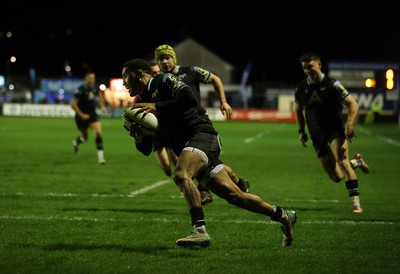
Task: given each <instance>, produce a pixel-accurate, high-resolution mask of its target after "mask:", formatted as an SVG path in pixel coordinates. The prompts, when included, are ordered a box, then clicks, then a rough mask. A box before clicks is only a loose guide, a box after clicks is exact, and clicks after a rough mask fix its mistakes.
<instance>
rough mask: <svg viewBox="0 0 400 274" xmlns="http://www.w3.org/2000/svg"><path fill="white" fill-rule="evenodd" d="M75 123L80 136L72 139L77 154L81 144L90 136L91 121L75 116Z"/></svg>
mask: <svg viewBox="0 0 400 274" xmlns="http://www.w3.org/2000/svg"><path fill="white" fill-rule="evenodd" d="M75 124H76V127H77V128H78V130H79V136H77V137H76V138H75V139H74V140H72V146H73V147H74V152H75V154H79V145H80V144H82V143H84V142H86V141H87V139H88V138H89V134H88V127H89V123H88V122H87V121H86V120H82V119H81V118H80V117H78V116H75Z"/></svg>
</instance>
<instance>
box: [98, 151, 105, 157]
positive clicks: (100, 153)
mask: <svg viewBox="0 0 400 274" xmlns="http://www.w3.org/2000/svg"><path fill="white" fill-rule="evenodd" d="M97 157H98V158H99V159H103V158H104V151H103V150H98V151H97Z"/></svg>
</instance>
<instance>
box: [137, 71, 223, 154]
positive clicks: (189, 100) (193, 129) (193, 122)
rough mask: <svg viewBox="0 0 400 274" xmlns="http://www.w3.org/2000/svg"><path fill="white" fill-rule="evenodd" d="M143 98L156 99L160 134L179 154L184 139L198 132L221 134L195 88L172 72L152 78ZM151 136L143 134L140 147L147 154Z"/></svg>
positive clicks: (142, 99) (139, 100) (144, 100)
mask: <svg viewBox="0 0 400 274" xmlns="http://www.w3.org/2000/svg"><path fill="white" fill-rule="evenodd" d="M137 102H138V103H140V102H151V103H156V108H157V113H156V116H157V118H158V121H159V130H158V132H157V137H158V138H160V139H161V140H163V141H164V142H165V144H166V145H167V146H168V147H170V148H172V149H173V150H174V152H175V153H176V154H177V155H179V154H180V151H181V150H182V149H183V147H184V145H185V143H186V142H187V141H188V140H189V139H190V138H191V137H192V136H193V135H194V134H196V133H198V132H206V133H210V134H214V135H218V133H217V131H216V130H215V129H214V127H213V125H212V122H211V120H210V119H209V117H208V116H207V115H206V114H205V110H204V108H202V107H201V106H200V105H199V101H198V100H197V98H196V95H195V92H193V91H192V90H191V89H190V87H189V86H188V85H187V84H185V83H184V82H183V81H181V80H180V79H178V78H177V77H175V76H174V75H173V74H171V73H165V74H161V75H158V76H156V77H155V78H151V79H150V81H149V83H148V84H147V87H146V90H145V91H144V92H143V94H141V95H140V97H139V98H138V101H137ZM149 143H151V138H144V140H143V142H142V143H140V144H137V148H138V150H139V151H141V152H142V153H143V154H145V155H149V154H150V153H151V148H152V146H151V145H149Z"/></svg>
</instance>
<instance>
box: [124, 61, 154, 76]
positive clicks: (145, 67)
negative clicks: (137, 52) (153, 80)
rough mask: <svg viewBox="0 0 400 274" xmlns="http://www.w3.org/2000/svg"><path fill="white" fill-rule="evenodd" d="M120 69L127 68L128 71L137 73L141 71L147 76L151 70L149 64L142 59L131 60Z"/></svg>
mask: <svg viewBox="0 0 400 274" xmlns="http://www.w3.org/2000/svg"><path fill="white" fill-rule="evenodd" d="M122 68H127V69H128V70H130V71H138V70H142V71H144V72H146V73H148V74H150V72H151V69H150V62H148V61H146V60H144V59H138V58H136V59H131V60H129V61H127V62H125V63H124V65H123V66H122Z"/></svg>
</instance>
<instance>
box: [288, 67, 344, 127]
mask: <svg viewBox="0 0 400 274" xmlns="http://www.w3.org/2000/svg"><path fill="white" fill-rule="evenodd" d="M347 96H349V92H348V91H347V90H346V89H345V88H344V87H343V86H342V85H341V84H340V82H339V81H337V80H336V79H334V78H331V77H328V76H326V75H324V74H322V79H321V81H320V82H319V83H316V84H311V83H310V82H309V81H308V79H307V78H304V79H303V80H302V81H301V82H300V83H299V84H298V85H297V87H296V89H295V102H296V103H297V104H299V105H300V106H302V107H303V110H305V117H306V122H307V127H308V130H309V132H310V134H311V135H313V134H316V133H319V132H323V131H326V130H330V129H336V128H338V129H340V128H343V116H342V110H343V105H342V100H343V99H345V98H346V97H347Z"/></svg>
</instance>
